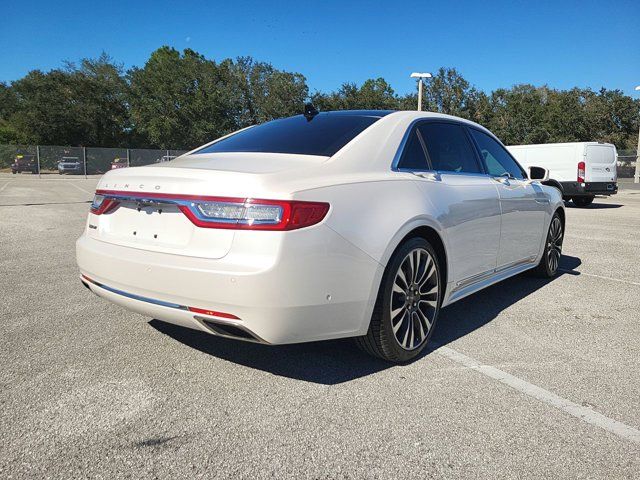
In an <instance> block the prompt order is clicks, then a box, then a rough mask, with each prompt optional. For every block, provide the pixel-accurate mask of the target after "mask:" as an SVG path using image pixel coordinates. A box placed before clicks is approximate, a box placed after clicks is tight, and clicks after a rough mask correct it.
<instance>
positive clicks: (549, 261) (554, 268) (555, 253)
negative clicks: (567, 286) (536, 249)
mask: <svg viewBox="0 0 640 480" xmlns="http://www.w3.org/2000/svg"><path fill="white" fill-rule="evenodd" d="M563 240H564V229H563V227H562V220H561V219H560V215H558V213H557V212H556V213H555V214H554V215H553V218H552V219H551V223H550V224H549V231H548V232H547V241H546V242H545V244H544V254H543V255H542V258H541V259H540V263H539V264H538V266H537V267H536V268H535V270H534V273H535V274H536V275H537V276H539V277H542V278H551V277H553V276H555V274H556V273H558V267H559V266H560V257H561V256H562V241H563Z"/></svg>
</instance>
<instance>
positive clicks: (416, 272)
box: [356, 237, 442, 362]
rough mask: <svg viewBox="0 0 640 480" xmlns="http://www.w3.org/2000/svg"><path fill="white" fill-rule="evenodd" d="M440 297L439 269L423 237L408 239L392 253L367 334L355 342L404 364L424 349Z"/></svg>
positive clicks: (435, 317)
mask: <svg viewBox="0 0 640 480" xmlns="http://www.w3.org/2000/svg"><path fill="white" fill-rule="evenodd" d="M441 296H442V286H441V276H440V266H439V264H438V257H437V255H436V253H435V250H434V249H433V248H432V247H431V244H429V242H428V241H426V240H425V239H424V238H419V237H416V238H412V239H410V240H408V241H407V242H405V243H404V244H402V245H401V246H400V248H399V249H398V250H397V251H396V252H395V253H394V254H393V256H392V257H391V260H390V261H389V264H388V265H387V268H386V270H385V274H384V276H383V279H382V284H381V286H380V290H379V293H378V298H377V300H376V304H375V307H374V311H373V315H372V317H371V323H370V324H369V331H368V332H367V334H366V335H365V336H364V337H358V338H357V339H356V343H357V344H358V346H359V347H360V348H362V349H363V350H364V351H365V352H367V353H369V354H371V355H374V356H377V357H380V358H382V359H384V360H388V361H390V362H407V361H409V360H412V359H413V358H415V357H417V356H418V354H420V352H421V351H422V350H423V349H424V348H425V347H426V345H427V342H428V341H429V338H431V335H432V334H433V331H434V329H435V324H436V320H437V319H438V313H439V311H440V303H441V300H442V299H441Z"/></svg>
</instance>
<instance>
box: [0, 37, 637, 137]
mask: <svg viewBox="0 0 640 480" xmlns="http://www.w3.org/2000/svg"><path fill="white" fill-rule="evenodd" d="M309 101H311V102H312V103H313V104H314V105H315V106H316V107H317V108H318V109H319V110H321V111H322V110H325V111H326V110H342V109H392V110H414V109H415V108H416V105H417V94H416V93H413V94H406V95H399V94H397V93H396V92H395V91H394V90H393V88H392V87H391V85H389V83H387V82H386V81H385V80H384V79H383V78H377V79H369V80H366V81H365V82H364V83H362V84H361V85H357V84H355V83H344V84H343V85H342V86H341V87H340V88H339V89H337V90H336V91H333V92H320V91H314V92H310V90H309V86H308V85H307V81H306V78H305V77H304V75H302V74H301V73H296V72H286V71H283V70H278V69H276V68H274V67H273V66H272V65H271V64H269V63H266V62H259V61H256V60H254V59H252V58H251V57H240V58H237V59H234V60H232V59H225V60H222V61H220V62H216V61H213V60H210V59H207V58H205V57H204V56H203V55H201V54H199V53H197V52H195V51H193V50H190V49H186V50H184V51H183V52H179V51H178V50H176V49H174V48H171V47H166V46H165V47H161V48H159V49H157V50H156V51H154V52H153V53H152V54H151V55H150V57H149V59H148V60H147V62H146V63H145V65H144V66H143V67H133V68H131V69H129V70H125V69H124V68H123V67H122V65H120V64H118V63H117V62H115V61H113V60H112V59H111V58H110V57H109V56H108V55H106V54H103V55H101V56H100V57H99V58H95V59H83V60H81V61H80V62H78V63H77V64H76V63H69V62H67V63H65V64H64V66H63V67H62V68H59V69H54V70H51V71H49V72H42V71H40V70H33V71H30V72H29V73H28V74H27V75H25V76H24V77H23V78H21V79H19V80H16V81H13V82H11V83H0V143H4V144H43V145H44V144H49V145H71V146H104V147H131V148H135V147H140V148H177V149H191V148H193V147H196V146H198V145H201V144H203V143H206V142H208V141H211V140H212V139H214V138H216V137H218V136H221V135H224V134H226V133H229V132H231V131H234V130H237V129H239V128H243V127H246V126H249V125H252V124H256V123H261V122H265V121H268V120H271V119H274V118H280V117H286V116H290V115H295V114H298V113H301V112H302V110H303V106H304V104H305V103H306V102H309ZM423 105H424V109H425V110H430V111H434V112H441V113H447V114H451V115H456V116H459V117H464V118H468V119H470V120H473V121H475V122H478V123H480V124H482V125H484V126H486V127H487V128H489V129H490V130H492V131H493V132H494V133H495V134H496V135H497V136H498V137H500V138H501V139H502V141H503V142H504V143H506V144H522V143H547V142H571V141H604V142H610V143H613V144H615V145H616V146H617V147H618V149H631V148H635V145H636V141H637V132H638V125H639V124H640V100H638V99H633V98H631V97H630V96H627V95H625V94H624V93H623V92H622V91H620V90H608V89H606V88H602V89H600V90H598V91H594V90H592V89H589V88H572V89H569V90H558V89H554V88H550V87H548V86H534V85H528V84H524V85H515V86H513V87H510V88H499V89H497V90H494V91H493V92H490V93H485V92H483V91H480V90H478V89H477V88H475V87H474V86H473V85H472V84H470V83H469V81H468V80H466V79H465V78H464V77H463V76H462V75H460V73H459V72H458V71H457V70H456V69H455V68H444V67H443V68H440V69H439V70H438V71H437V72H436V73H435V74H434V76H433V78H432V79H430V80H429V81H428V82H427V83H426V85H425V97H424V99H423Z"/></svg>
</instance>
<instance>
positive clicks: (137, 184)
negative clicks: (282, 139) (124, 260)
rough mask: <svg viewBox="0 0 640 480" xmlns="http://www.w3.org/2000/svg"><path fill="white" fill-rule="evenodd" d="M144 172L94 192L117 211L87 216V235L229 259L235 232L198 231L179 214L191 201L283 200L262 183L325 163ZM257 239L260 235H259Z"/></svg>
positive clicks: (208, 159) (280, 160)
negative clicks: (110, 199)
mask: <svg viewBox="0 0 640 480" xmlns="http://www.w3.org/2000/svg"><path fill="white" fill-rule="evenodd" d="M189 157H191V156H189ZM193 157H195V158H184V157H182V158H181V159H177V160H174V161H171V162H166V163H163V164H157V165H152V166H147V167H134V168H126V169H116V170H112V171H110V172H109V173H107V174H105V175H104V176H103V177H102V179H101V180H100V182H99V183H98V186H97V191H98V192H99V193H100V194H103V195H106V196H107V197H109V196H111V197H113V198H114V199H115V200H117V202H118V203H117V207H116V208H114V209H113V210H111V211H108V212H106V213H104V214H102V215H90V219H89V225H88V230H87V232H88V233H87V234H88V235H89V236H91V237H93V238H95V239H98V240H101V241H104V242H108V243H112V244H117V245H122V246H126V247H131V248H139V249H142V250H149V251H156V252H163V253H171V254H176V255H185V256H195V257H202V258H212V259H216V258H222V257H224V256H225V255H227V253H229V251H230V249H231V246H232V243H233V238H234V233H235V230H232V229H220V228H201V227H198V226H196V225H195V224H194V223H193V222H192V221H191V220H190V219H189V218H188V217H187V216H186V215H185V214H184V213H183V212H182V211H181V209H180V205H181V202H184V201H188V200H189V198H190V197H202V196H206V197H231V198H238V199H244V198H274V196H275V197H280V198H282V197H283V196H284V195H286V193H283V192H278V191H275V190H274V189H273V188H272V187H269V182H266V181H265V180H266V179H267V178H268V177H273V176H274V175H281V174H282V173H283V172H285V171H286V172H290V171H295V170H300V171H301V169H303V168H304V167H305V166H307V167H308V166H311V165H317V164H319V163H322V162H323V161H324V160H325V157H308V158H295V157H296V156H293V155H281V154H267V155H265V154H208V155H194V156H193ZM260 234H264V232H261V233H260Z"/></svg>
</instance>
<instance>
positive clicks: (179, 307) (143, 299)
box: [81, 277, 189, 311]
mask: <svg viewBox="0 0 640 480" xmlns="http://www.w3.org/2000/svg"><path fill="white" fill-rule="evenodd" d="M81 281H83V282H88V283H91V284H92V285H95V286H96V287H100V288H102V289H104V290H106V291H108V292H111V293H115V294H117V295H122V296H123V297H127V298H131V299H133V300H139V301H141V302H146V303H151V304H153V305H160V306H161V307H168V308H175V309H177V310H186V311H189V307H187V306H186V305H179V304H177V303H171V302H164V301H162V300H156V299H155V298H149V297H143V296H141V295H136V294H134V293H129V292H125V291H123V290H119V289H117V288H113V287H109V286H107V285H105V284H103V283H100V282H96V281H95V280H89V279H88V278H86V277H82V280H81Z"/></svg>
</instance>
